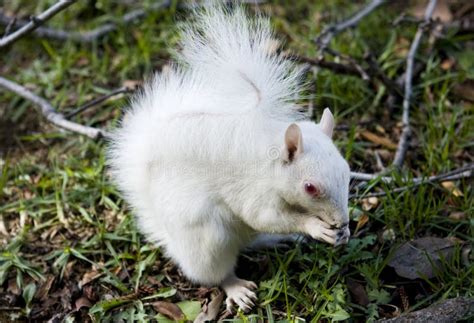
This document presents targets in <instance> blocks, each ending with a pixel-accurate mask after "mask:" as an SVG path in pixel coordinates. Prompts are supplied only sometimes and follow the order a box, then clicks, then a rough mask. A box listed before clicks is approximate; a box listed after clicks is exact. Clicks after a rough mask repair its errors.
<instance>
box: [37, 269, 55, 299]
mask: <svg viewBox="0 0 474 323" xmlns="http://www.w3.org/2000/svg"><path fill="white" fill-rule="evenodd" d="M53 282H54V276H53V275H48V276H47V277H46V280H45V281H44V282H43V284H41V285H40V287H39V288H38V291H37V292H36V294H35V298H36V299H39V300H41V301H44V300H45V299H47V298H48V297H49V291H50V290H51V286H52V285H53Z"/></svg>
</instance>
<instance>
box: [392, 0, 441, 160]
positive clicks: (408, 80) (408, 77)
mask: <svg viewBox="0 0 474 323" xmlns="http://www.w3.org/2000/svg"><path fill="white" fill-rule="evenodd" d="M436 2H437V0H430V2H429V4H428V6H427V7H426V10H425V16H424V20H423V23H421V24H420V25H419V26H418V30H417V31H416V34H415V37H414V38H413V42H412V44H411V46H410V51H409V52H408V56H407V68H406V72H405V92H404V98H403V114H402V134H401V136H400V141H399V142H398V147H397V151H396V153H395V158H394V160H393V165H394V166H396V167H401V166H402V165H403V161H404V160H405V155H406V152H407V149H408V144H409V141H410V135H411V127H410V100H411V95H412V80H413V65H414V61H415V55H416V51H417V50H418V46H419V45H420V40H421V36H422V35H423V31H424V29H425V26H426V25H427V24H429V22H430V19H431V16H432V15H433V10H434V8H435V6H436Z"/></svg>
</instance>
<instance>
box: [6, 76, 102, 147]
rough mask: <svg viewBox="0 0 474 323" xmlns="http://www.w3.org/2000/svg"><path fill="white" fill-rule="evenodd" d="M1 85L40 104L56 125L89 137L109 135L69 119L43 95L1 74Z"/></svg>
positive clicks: (45, 114)
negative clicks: (38, 94) (40, 95)
mask: <svg viewBox="0 0 474 323" xmlns="http://www.w3.org/2000/svg"><path fill="white" fill-rule="evenodd" d="M0 87H3V88H4V89H7V90H9V91H11V92H14V93H15V94H17V95H19V96H21V97H23V98H25V99H26V100H29V101H31V102H32V103H34V104H36V105H38V106H39V107H40V111H41V113H42V114H43V116H44V117H45V118H46V120H48V121H49V122H51V123H52V124H54V125H55V126H57V127H59V128H62V129H65V130H69V131H72V132H76V133H79V134H82V135H85V136H87V137H90V138H92V139H98V138H101V137H108V136H109V133H108V132H106V131H105V130H101V129H97V128H93V127H89V126H84V125H81V124H78V123H75V122H72V121H69V120H66V118H65V117H64V115H62V114H61V113H58V112H57V111H56V110H55V109H54V107H53V106H52V105H51V104H50V103H49V102H48V101H46V100H45V99H43V98H42V97H39V96H37V95H36V94H34V93H32V92H31V91H29V90H28V89H26V88H25V87H23V86H21V85H19V84H17V83H14V82H12V81H9V80H7V79H5V78H3V77H1V76H0Z"/></svg>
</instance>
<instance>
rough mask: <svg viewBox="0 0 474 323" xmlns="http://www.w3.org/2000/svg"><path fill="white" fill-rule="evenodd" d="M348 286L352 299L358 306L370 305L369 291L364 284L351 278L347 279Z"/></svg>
mask: <svg viewBox="0 0 474 323" xmlns="http://www.w3.org/2000/svg"><path fill="white" fill-rule="evenodd" d="M346 284H347V289H348V290H349V293H351V297H352V299H353V300H354V302H355V303H356V304H359V305H362V306H367V305H369V303H370V301H369V296H368V295H367V291H366V290H365V288H364V286H363V285H362V284H360V283H358V282H357V281H355V280H354V279H351V278H347V279H346Z"/></svg>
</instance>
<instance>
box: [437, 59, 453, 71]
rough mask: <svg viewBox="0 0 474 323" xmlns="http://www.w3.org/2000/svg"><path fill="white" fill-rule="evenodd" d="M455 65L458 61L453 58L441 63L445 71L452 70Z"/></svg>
mask: <svg viewBox="0 0 474 323" xmlns="http://www.w3.org/2000/svg"><path fill="white" fill-rule="evenodd" d="M454 64H456V61H455V60H454V59H453V58H447V59H445V60H444V61H442V62H441V65H440V66H441V68H442V69H443V70H445V71H447V70H450V69H451V68H452V67H453V66H454Z"/></svg>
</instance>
